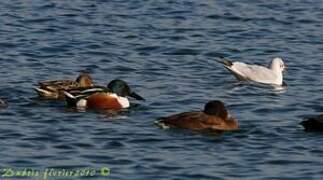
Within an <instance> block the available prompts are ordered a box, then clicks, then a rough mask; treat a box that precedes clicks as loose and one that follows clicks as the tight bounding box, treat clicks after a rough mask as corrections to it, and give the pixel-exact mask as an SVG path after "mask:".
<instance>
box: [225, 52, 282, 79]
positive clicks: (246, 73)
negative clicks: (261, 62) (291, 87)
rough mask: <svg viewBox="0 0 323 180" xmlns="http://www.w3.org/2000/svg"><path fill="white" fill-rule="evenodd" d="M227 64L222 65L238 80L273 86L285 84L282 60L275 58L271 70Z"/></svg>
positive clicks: (261, 67)
mask: <svg viewBox="0 0 323 180" xmlns="http://www.w3.org/2000/svg"><path fill="white" fill-rule="evenodd" d="M226 62H227V63H224V62H222V63H223V64H224V66H225V67H226V68H227V69H228V70H229V71H230V72H231V73H232V74H233V75H234V76H235V77H236V78H237V79H238V80H241V81H254V82H258V83H263V84H273V85H282V84H283V71H284V69H285V66H284V62H283V60H282V59H281V58H274V59H273V60H272V62H271V65H270V67H269V68H267V67H264V66H258V65H250V64H245V63H242V62H232V63H231V62H230V61H226ZM228 63H230V64H228Z"/></svg>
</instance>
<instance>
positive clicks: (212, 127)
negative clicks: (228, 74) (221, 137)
mask: <svg viewBox="0 0 323 180" xmlns="http://www.w3.org/2000/svg"><path fill="white" fill-rule="evenodd" d="M155 123H156V124H157V125H158V126H160V127H162V128H184V129H190V130H194V131H218V132H219V131H220V132H221V131H231V130H235V129H238V121H237V120H236V119H234V118H232V117H229V116H228V112H227V110H226V108H225V106H224V104H223V102H221V101H209V102H208V103H207V104H206V105H205V106H204V110H203V111H195V112H183V113H179V114H174V115H171V116H168V117H163V118H160V119H159V121H157V122H155Z"/></svg>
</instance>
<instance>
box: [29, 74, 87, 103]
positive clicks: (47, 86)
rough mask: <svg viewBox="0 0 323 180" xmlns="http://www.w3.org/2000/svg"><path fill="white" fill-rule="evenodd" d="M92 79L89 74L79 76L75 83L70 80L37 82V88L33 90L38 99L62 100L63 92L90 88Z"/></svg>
mask: <svg viewBox="0 0 323 180" xmlns="http://www.w3.org/2000/svg"><path fill="white" fill-rule="evenodd" d="M92 86H93V83H92V78H91V77H90V75H89V74H85V73H82V74H80V75H79V76H78V77H77V79H76V80H75V81H72V80H54V81H44V82H39V83H38V87H35V88H34V89H35V90H36V92H37V93H38V95H39V96H40V97H43V98H47V99H64V97H65V95H64V91H68V90H72V89H75V88H80V87H92Z"/></svg>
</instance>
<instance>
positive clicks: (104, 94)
mask: <svg viewBox="0 0 323 180" xmlns="http://www.w3.org/2000/svg"><path fill="white" fill-rule="evenodd" d="M64 94H65V97H66V103H67V105H68V106H71V107H77V108H91V109H114V110H118V109H123V108H128V107H129V106H130V103H129V100H128V98H127V97H133V98H135V99H137V100H144V98H142V97H141V96H140V95H138V94H136V93H135V92H133V91H131V89H130V87H129V85H128V84H127V83H126V82H125V81H123V80H118V79H116V80H113V81H111V82H110V83H109V84H108V86H107V87H102V86H95V87H92V88H87V89H83V90H80V91H75V90H71V91H65V92H64Z"/></svg>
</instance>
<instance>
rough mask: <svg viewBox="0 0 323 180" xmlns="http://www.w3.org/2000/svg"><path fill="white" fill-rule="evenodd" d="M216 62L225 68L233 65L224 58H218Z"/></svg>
mask: <svg viewBox="0 0 323 180" xmlns="http://www.w3.org/2000/svg"><path fill="white" fill-rule="evenodd" d="M216 61H217V62H218V63H221V64H224V65H225V66H229V67H230V66H232V64H233V63H232V62H231V61H230V60H228V59H227V58H225V57H219V59H216Z"/></svg>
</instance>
